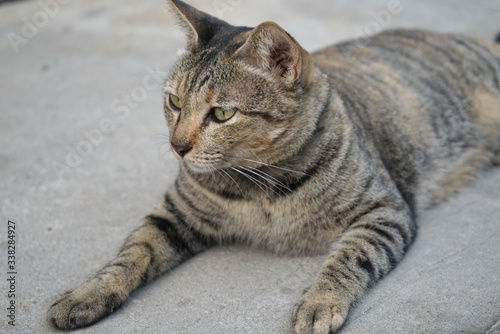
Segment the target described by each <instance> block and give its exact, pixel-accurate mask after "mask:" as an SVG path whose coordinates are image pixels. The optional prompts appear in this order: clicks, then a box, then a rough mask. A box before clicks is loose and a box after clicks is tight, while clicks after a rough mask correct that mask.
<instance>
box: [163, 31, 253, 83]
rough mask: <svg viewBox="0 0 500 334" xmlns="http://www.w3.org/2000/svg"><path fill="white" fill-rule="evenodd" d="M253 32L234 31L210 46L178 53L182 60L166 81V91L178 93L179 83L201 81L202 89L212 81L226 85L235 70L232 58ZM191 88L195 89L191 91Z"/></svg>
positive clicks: (212, 41)
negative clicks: (225, 82) (226, 80)
mask: <svg viewBox="0 0 500 334" xmlns="http://www.w3.org/2000/svg"><path fill="white" fill-rule="evenodd" d="M250 31H251V28H246V27H231V29H228V31H226V32H225V33H224V34H222V33H221V34H218V35H217V38H214V39H212V40H211V41H210V43H208V44H206V45H202V46H198V47H196V48H194V49H185V50H181V51H179V52H178V53H177V55H178V57H179V59H178V61H177V64H176V65H175V66H174V69H173V70H172V72H171V75H170V77H169V79H168V80H167V85H166V88H169V89H171V90H173V91H177V89H179V88H183V87H182V86H179V85H178V84H179V81H184V82H185V81H186V78H188V79H189V81H191V86H192V85H193V84H194V82H195V81H200V82H201V86H203V85H206V84H208V83H210V82H212V81H221V80H222V81H223V80H224V79H226V78H227V77H228V76H229V75H230V74H231V72H233V70H234V66H232V65H234V64H232V61H231V57H232V55H233V54H234V53H235V52H236V51H237V50H238V49H239V48H240V47H241V46H242V45H243V44H244V43H245V42H246V40H247V38H248V36H249V33H250ZM188 88H192V87H188Z"/></svg>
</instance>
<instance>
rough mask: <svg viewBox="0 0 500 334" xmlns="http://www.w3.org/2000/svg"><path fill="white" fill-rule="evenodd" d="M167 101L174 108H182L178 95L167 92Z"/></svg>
mask: <svg viewBox="0 0 500 334" xmlns="http://www.w3.org/2000/svg"><path fill="white" fill-rule="evenodd" d="M168 103H169V104H170V107H171V108H172V109H174V110H177V111H179V110H181V109H182V102H181V99H179V97H178V96H176V95H173V94H169V96H168Z"/></svg>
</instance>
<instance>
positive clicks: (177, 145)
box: [165, 0, 316, 173]
mask: <svg viewBox="0 0 500 334" xmlns="http://www.w3.org/2000/svg"><path fill="white" fill-rule="evenodd" d="M170 4H171V6H172V8H173V10H174V13H175V16H176V17H178V18H179V21H180V23H181V25H182V26H183V27H184V29H185V31H186V34H187V47H186V49H185V50H183V51H181V52H179V60H178V62H177V64H176V65H175V66H174V68H173V70H172V72H171V75H170V77H169V79H168V80H167V82H166V85H165V114H166V118H167V121H168V126H169V131H170V142H171V145H172V149H173V151H174V152H175V154H176V156H177V157H178V158H179V159H181V160H182V161H184V162H185V163H186V165H187V166H188V167H190V169H191V170H193V171H195V172H200V173H204V172H213V171H214V170H215V169H222V168H228V167H237V166H246V165H251V166H255V164H256V163H255V161H261V162H262V163H264V164H266V163H270V164H272V163H276V162H278V161H280V160H282V159H284V158H286V157H287V156H289V155H290V154H293V152H295V151H296V150H298V149H299V147H300V146H301V145H303V144H304V142H305V140H306V139H307V137H308V136H309V135H310V132H312V131H313V130H314V124H315V121H316V119H315V117H316V116H315V115H314V112H311V111H310V110H308V108H309V106H308V105H307V103H306V102H304V101H307V100H308V99H307V96H308V95H307V94H308V91H309V90H310V86H311V82H312V80H313V79H312V77H313V65H312V62H311V58H310V56H309V54H308V53H307V52H306V51H305V50H303V49H302V48H301V47H300V45H299V44H298V43H297V42H296V41H295V40H294V39H293V38H292V37H291V36H290V35H288V34H287V33H286V32H285V31H284V30H283V29H282V28H280V27H279V26H278V25H277V24H275V23H272V22H265V23H262V24H260V25H259V26H257V27H256V28H254V29H252V28H247V27H235V26H231V25H229V24H228V23H226V22H224V21H221V20H219V19H217V18H215V17H213V16H210V15H208V14H206V13H203V12H201V11H198V10H197V9H195V8H193V7H191V6H189V5H187V4H185V3H184V2H182V1H179V0H170ZM311 108H313V107H312V106H311Z"/></svg>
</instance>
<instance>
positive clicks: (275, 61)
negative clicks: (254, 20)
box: [236, 22, 311, 87]
mask: <svg viewBox="0 0 500 334" xmlns="http://www.w3.org/2000/svg"><path fill="white" fill-rule="evenodd" d="M236 56H238V57H240V59H241V60H242V61H243V62H246V63H247V64H248V65H250V66H251V67H253V68H255V69H257V70H259V71H263V72H264V73H266V74H269V75H271V76H272V77H273V79H275V80H277V81H278V82H280V83H281V84H284V85H285V86H287V87H292V86H293V84H294V83H295V82H296V81H297V80H301V81H302V83H303V85H304V86H306V85H307V83H308V81H309V74H310V67H311V61H310V56H309V54H308V53H307V52H306V51H305V50H304V49H302V47H301V46H300V45H299V44H298V43H297V42H296V41H295V40H294V39H293V38H292V37H291V36H290V35H288V33H287V32H286V31H285V30H283V29H282V28H281V27H280V26H279V25H277V24H276V23H274V22H264V23H261V24H260V25H259V26H257V27H256V28H255V29H254V30H252V31H251V32H250V35H249V37H248V39H247V41H246V42H245V44H244V45H243V46H242V47H241V48H240V49H239V50H238V51H236Z"/></svg>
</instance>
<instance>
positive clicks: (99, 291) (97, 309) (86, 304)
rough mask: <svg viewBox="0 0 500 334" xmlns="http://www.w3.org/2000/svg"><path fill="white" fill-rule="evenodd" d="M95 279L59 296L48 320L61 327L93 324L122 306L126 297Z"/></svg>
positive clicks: (70, 327)
mask: <svg viewBox="0 0 500 334" xmlns="http://www.w3.org/2000/svg"><path fill="white" fill-rule="evenodd" d="M96 283H97V282H95V279H94V280H93V281H89V282H86V283H84V284H83V285H81V286H79V287H77V288H76V289H74V290H70V291H67V292H66V293H64V294H62V295H61V296H59V297H58V298H57V299H56V300H55V301H54V303H53V304H52V306H51V307H50V308H49V310H48V312H47V320H48V321H50V322H51V323H52V324H53V325H54V326H56V327H57V328H60V329H76V328H80V327H85V326H89V325H91V324H93V323H94V322H96V321H97V320H99V319H101V318H102V317H104V316H106V315H108V314H110V313H111V312H113V310H114V309H115V308H117V307H118V306H120V305H121V304H122V303H123V301H124V300H125V297H121V296H120V295H119V294H117V293H116V292H112V291H109V289H107V288H106V287H105V286H103V285H101V284H96Z"/></svg>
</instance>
